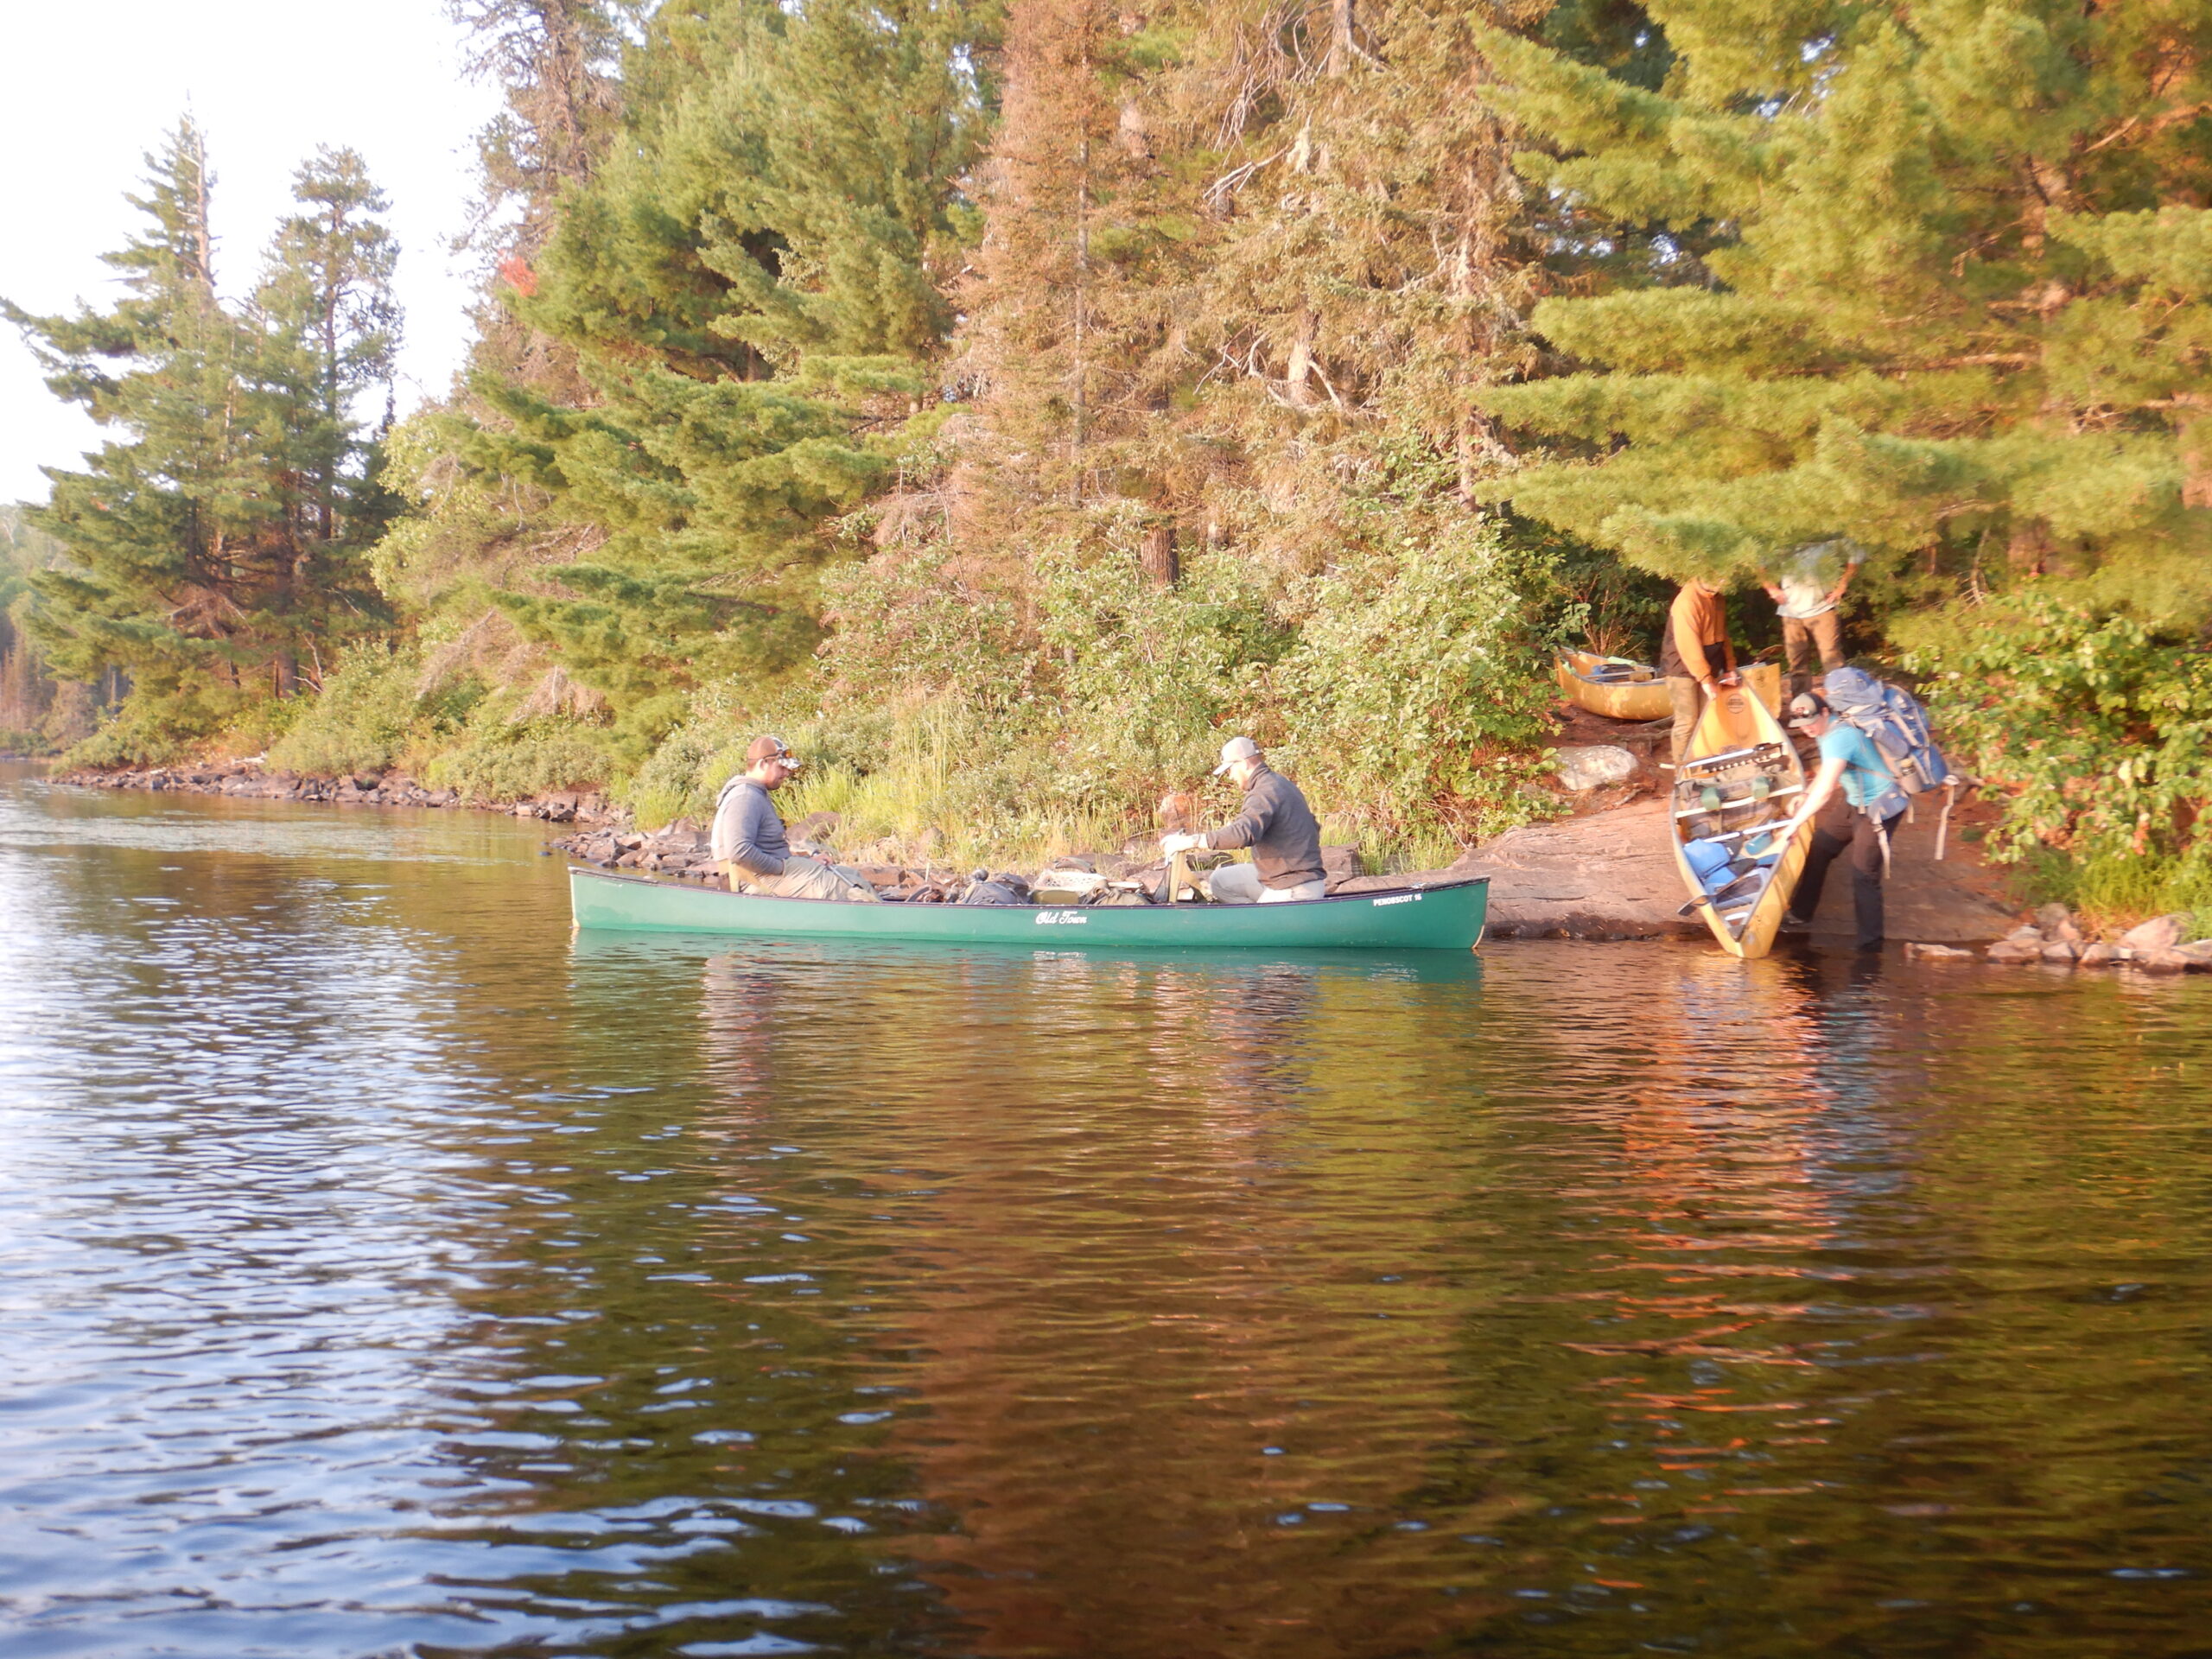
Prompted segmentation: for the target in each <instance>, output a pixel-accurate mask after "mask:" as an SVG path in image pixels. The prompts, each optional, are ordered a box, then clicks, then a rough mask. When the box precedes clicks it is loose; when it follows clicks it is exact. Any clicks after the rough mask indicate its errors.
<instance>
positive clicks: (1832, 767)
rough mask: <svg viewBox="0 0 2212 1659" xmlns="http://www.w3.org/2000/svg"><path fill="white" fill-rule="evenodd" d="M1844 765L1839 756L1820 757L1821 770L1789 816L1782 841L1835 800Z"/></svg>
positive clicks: (1816, 773)
mask: <svg viewBox="0 0 2212 1659" xmlns="http://www.w3.org/2000/svg"><path fill="white" fill-rule="evenodd" d="M1845 765H1846V762H1845V760H1844V758H1843V757H1842V756H1841V755H1840V754H1838V755H1823V756H1821V769H1820V770H1819V771H1818V772H1815V773H1814V774H1813V781H1812V783H1811V784H1810V785H1808V786H1807V788H1806V791H1805V798H1804V799H1803V800H1802V801H1800V802H1799V803H1798V804H1797V810H1796V811H1795V812H1793V813H1791V814H1790V815H1789V824H1788V825H1787V826H1786V827H1785V828H1784V829H1783V832H1782V838H1783V840H1784V841H1787V840H1789V837H1790V836H1794V835H1796V833H1797V827H1798V826H1799V825H1800V824H1802V823H1804V822H1805V821H1806V820H1807V819H1808V818H1809V817H1812V816H1813V815H1814V814H1815V813H1816V812H1818V811H1819V810H1821V808H1822V807H1824V806H1826V805H1827V804H1828V803H1829V802H1830V801H1831V800H1833V799H1834V798H1835V792H1836V791H1837V789H1838V788H1840V786H1841V785H1842V783H1843V769H1844V766H1845Z"/></svg>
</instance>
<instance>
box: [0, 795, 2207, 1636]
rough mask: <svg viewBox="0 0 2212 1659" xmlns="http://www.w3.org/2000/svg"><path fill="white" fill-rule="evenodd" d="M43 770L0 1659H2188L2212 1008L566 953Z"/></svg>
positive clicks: (1473, 978) (1, 1230) (6, 1198)
mask: <svg viewBox="0 0 2212 1659" xmlns="http://www.w3.org/2000/svg"><path fill="white" fill-rule="evenodd" d="M546 833H547V832H546V831H545V830H544V829H543V827H542V826H533V825H529V824H524V823H515V822H513V821H511V820H506V819H501V818H497V817H490V816H486V815H467V814H440V813H435V812H424V813H401V812H391V811H375V810H364V809H354V810H316V809H305V808H296V807H281V806H276V805H267V804H243V803H226V802H222V801H212V800H205V799H199V798H186V797H168V796H143V795H141V796H107V795H95V794H90V793H86V792H80V791H67V790H57V789H51V788H49V787H48V786H46V785H42V784H41V783H38V782H36V781H35V779H32V778H31V777H30V776H29V774H28V773H26V772H23V771H22V770H21V769H16V771H13V772H10V773H8V774H7V775H6V776H5V777H4V778H0V953H3V954H4V971H0V1654H4V1655H6V1656H8V1659H24V1656H48V1655H70V1656H79V1655H83V1656H90V1655H99V1656H126V1655H127V1656H136V1655H157V1654H158V1655H183V1656H194V1659H197V1656H207V1659H243V1656H256V1655H270V1656H283V1659H302V1656H348V1659H350V1656H372V1655H377V1656H396V1655H419V1656H448V1655H462V1654H469V1655H476V1654H509V1655H516V1656H521V1655H529V1656H533V1659H550V1656H556V1655H587V1654H588V1655H606V1656H624V1659H632V1656H660V1655H683V1656H690V1659H709V1656H734V1655H774V1654H784V1653H798V1652H807V1651H813V1652H820V1653H825V1654H867V1655H878V1654H908V1655H929V1656H938V1655H942V1656H954V1655H969V1654H975V1655H994V1656H995V1655H1007V1656H1012V1655H1037V1656H1066V1655H1132V1656H1169V1659H1209V1656H1231V1655H1233V1656H1254V1659H1258V1656H1266V1659H1309V1656H1311V1659H1323V1656H1340V1655H1348V1656H1370V1655H1372V1656H1383V1655H1407V1654H1424V1653H1431V1652H1440V1653H1441V1652H1451V1653H1463V1654H1483V1655H1489V1654H1495V1655H1511V1656H1550V1655H1577V1656H1592V1659H1597V1656H1616V1655H1621V1654H1629V1653H1636V1652H1643V1651H1649V1652H1656V1653H1662V1654H1663V1653H1694V1654H1709V1655H1745V1656H1751V1655H1757V1656H1780V1655H1799V1654H1805V1655H1813V1654H1819V1655H1853V1656H1859V1655H1864V1656H1885V1659H1886V1656H1897V1655H1944V1656H1949V1655H1983V1654H1986V1655H1992V1656H1997V1655H2002V1656H2007V1659H2012V1656H2021V1655H2031V1656H2043V1655H2048V1656H2053V1659H2056V1656H2066V1659H2081V1656H2096V1655H2113V1656H2122V1655H2124V1656H2128V1659H2140V1656H2145V1655H2179V1654H2184V1653H2190V1654H2196V1653H2204V1652H2207V1651H2212V1646H2208V1644H2212V1637H2208V1635H2207V1630H2208V1629H2212V1580H2208V1578H2207V1576H2206V1574H2207V1573H2208V1571H2212V1542H2209V1541H2208V1539H2212V1431H2208V1424H2212V1271H2208V1249H2212V1086H2208V1085H2212V1043H2208V1041H2207V1037H2208V1033H2212V984H2207V983H2206V982H2203V981H2201V980H2187V981H2166V982H2148V981H2140V980H2136V979H2133V978H2132V977H2124V976H2105V977H2096V978H2092V977H2089V976H2082V978H2081V979H2080V980H2078V981H2075V980H2069V979H2068V978H2065V977H2063V976H2058V975H2056V973H2050V974H2046V973H2044V972H2041V971H2037V970H2027V971H2022V972H2015V973H1998V972H1993V971H1989V970H1986V969H1981V968H1979V967H1975V966H1946V965H1942V964H1928V965H1924V966H1922V965H1915V964H1911V963H1904V962H1903V961H1900V960H1883V961H1878V962H1866V961H1860V960H1859V959H1857V958H1853V957H1812V958H1807V959H1802V960H1772V961H1768V962H1764V963H1751V964H1748V965H1746V964H1742V963H1735V962H1732V961H1728V960H1726V959H1724V958H1722V957H1719V956H1718V955H1717V954H1716V953H1714V952H1713V951H1712V950H1708V949H1704V948H1700V947H1698V946H1695V945H1689V944H1682V945H1620V944H1612V945H1580V944H1536V943H1512V944H1497V945H1494V946H1491V947H1488V948H1487V949H1486V950H1485V951H1484V955H1483V957H1482V958H1481V959H1480V960H1477V959H1475V958H1472V957H1458V956H1446V957H1433V958H1429V959H1421V958H1416V957H1404V958H1400V959H1388V958H1377V959H1375V960H1372V961H1359V960H1356V959H1351V958H1347V957H1336V958H1331V959H1327V960H1313V959H1300V958H1299V957H1283V958H1280V959H1274V958H1265V957H1253V958H1251V959H1248V960H1232V959H1223V960H1216V961H1192V960H1184V959H1160V960H1127V959H1116V958H1113V957H1087V956H1084V955H1082V954H1077V953H1063V952H1058V951H1038V952H1034V953H1032V952H1019V953H1001V954H991V953H988V952H983V951H966V952H962V951H950V950H939V951H935V952H925V951H922V950H844V949H824V948H819V947H809V946H803V945H782V946H775V945H766V944H735V945H732V944H727V943H724V944H717V943H715V942H714V941H712V940H700V939H666V940H658V941H656V940H648V939H643V938H635V937H619V936H588V935H587V936H582V937H572V936H571V932H570V930H569V923H568V916H567V908H566V897H565V892H564V888H563V880H562V872H561V866H560V863H559V861H557V860H555V859H549V858H544V857H541V856H540V855H539V849H540V847H541V846H542V844H543V837H544V836H545V834H546Z"/></svg>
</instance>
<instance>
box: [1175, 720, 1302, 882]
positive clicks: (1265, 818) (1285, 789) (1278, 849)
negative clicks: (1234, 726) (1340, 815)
mask: <svg viewBox="0 0 2212 1659" xmlns="http://www.w3.org/2000/svg"><path fill="white" fill-rule="evenodd" d="M1224 772H1227V773H1228V774H1229V775H1230V779H1232V780H1234V781H1235V783H1236V785H1237V787H1238V788H1240V789H1242V790H1243V791H1244V810H1243V812H1241V813H1239V814H1238V815H1237V816H1236V818H1235V819H1234V820H1232V821H1231V822H1230V823H1225V824H1224V825H1222V827H1221V828H1220V829H1209V830H1207V831H1205V833H1203V834H1201V835H1173V836H1162V837H1161V838H1160V851H1161V852H1163V853H1165V854H1166V855H1168V856H1169V857H1170V858H1173V856H1174V855H1176V854H1178V853H1180V852H1187V851H1191V850H1193V849H1205V850H1206V851H1209V852H1227V851H1230V850H1231V849H1235V848H1238V847H1249V848H1250V849H1252V861H1251V863H1249V864H1232V865H1230V867H1229V868H1227V869H1224V870H1216V871H1215V872H1214V874H1213V878H1212V880H1211V882H1209V883H1208V885H1209V886H1210V887H1211V888H1212V890H1213V895H1214V897H1215V898H1216V899H1220V900H1222V901H1223V902H1224V903H1227V904H1246V905H1249V904H1251V903H1252V902H1254V901H1255V900H1257V901H1258V902H1259V903H1261V904H1263V905H1271V904H1282V903H1285V902H1287V901H1288V900H1290V899H1319V898H1320V897H1322V896H1323V895H1324V894H1325V893H1326V892H1327V890H1328V887H1327V881H1328V878H1327V875H1326V874H1325V872H1324V871H1323V870H1322V868H1321V825H1320V823H1319V821H1318V820H1317V819H1316V818H1315V817H1314V816H1313V808H1312V807H1310V806H1308V805H1306V798H1305V796H1303V795H1301V794H1300V793H1299V792H1298V785H1295V784H1294V783H1292V782H1291V781H1290V779H1287V778H1286V777H1284V776H1283V775H1282V774H1281V772H1276V771H1274V770H1272V769H1271V768H1270V767H1269V766H1268V762H1267V759H1266V757H1265V756H1264V755H1262V753H1260V746H1259V745H1258V744H1256V743H1255V742H1254V741H1252V740H1251V739H1250V738H1249V737H1232V738H1230V740H1229V741H1228V742H1226V743H1224V744H1223V745H1222V746H1221V764H1220V765H1219V766H1216V767H1215V768H1214V769H1213V775H1214V776H1215V777H1217V778H1218V777H1220V776H1221V775H1222V773H1224Z"/></svg>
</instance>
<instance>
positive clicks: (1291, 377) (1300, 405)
mask: <svg viewBox="0 0 2212 1659" xmlns="http://www.w3.org/2000/svg"><path fill="white" fill-rule="evenodd" d="M1313 328H1314V320H1313V311H1312V310H1311V309H1310V308H1309V309H1307V310H1304V311H1300V313H1299V314H1298V332H1297V333H1296V334H1294V335H1292V336H1291V341H1290V361H1289V362H1288V363H1287V364H1286V365H1284V368H1283V378H1284V380H1286V381H1287V383H1288V393H1289V397H1290V406H1291V407H1292V408H1293V409H1311V408H1313Z"/></svg>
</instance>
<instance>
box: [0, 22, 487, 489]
mask: <svg viewBox="0 0 2212 1659" xmlns="http://www.w3.org/2000/svg"><path fill="white" fill-rule="evenodd" d="M0 62H4V63H5V64H7V66H8V74H7V91H6V93H5V95H4V97H0V156H6V157H7V158H8V160H7V162H6V164H5V166H4V168H0V226H6V227H7V230H6V232H5V233H4V235H0V295H4V296H7V297H8V298H9V299H11V300H13V301H15V302H16V304H18V305H20V306H22V307H23V308H24V309H26V310H28V311H31V312H34V313H37V314H40V315H46V314H49V313H53V312H57V311H73V310H74V309H75V308H76V302H77V301H78V299H79V298H80V297H81V298H83V299H85V300H86V301H88V302H91V303H92V305H93V306H95V307H96V308H105V307H106V306H108V305H110V304H112V303H113V302H114V297H115V295H116V292H117V290H116V289H115V288H114V286H113V284H112V276H111V272H110V271H109V270H108V269H107V267H106V266H105V265H103V264H100V263H99V256H100V255H101V254H102V253H105V252H108V251H111V250H113V249H116V248H118V247H120V246H121V245H123V240H124V237H125V236H126V235H127V234H128V233H129V232H130V229H131V228H132V226H133V222H134V220H136V219H137V213H136V211H135V210H134V209H132V208H131V207H128V206H127V205H126V204H125V203H124V200H123V197H124V192H125V191H130V192H132V193H134V194H143V191H141V190H140V188H139V186H138V182H137V181H138V180H139V178H140V177H141V175H143V173H144V171H145V168H143V165H142V163H141V162H140V157H141V156H142V155H143V153H144V152H146V151H147V150H149V149H154V148H156V146H157V145H158V144H159V143H160V142H161V139H162V134H163V133H164V132H166V131H167V130H169V129H170V128H172V127H173V126H175V124H176V119H177V117H178V116H179V115H180V114H181V113H183V112H184V111H185V110H186V109H187V108H189V109H190V111H191V112H192V114H193V117H194V119H196V120H197V121H198V122H199V123H200V126H201V127H202V128H203V129H204V130H205V131H206V132H207V147H208V155H209V159H210V160H211V162H213V167H214V172H215V198H214V210H215V230H216V234H217V238H218V243H217V251H216V276H217V278H218V280H219V282H220V283H221V284H222V286H223V288H224V289H226V291H228V292H231V293H238V292H241V291H243V290H245V289H248V288H250V287H251V285H252V283H253V278H254V276H255V273H256V271H257V268H258V267H259V264H260V257H261V249H262V245H264V243H265V242H266V241H267V240H268V238H269V236H270V232H272V231H273V230H274V229H275V228H276V225H277V220H278V219H280V218H282V217H283V214H284V213H285V212H286V211H287V209H288V205H289V202H290V200H291V178H292V171H293V169H294V168H296V167H297V166H298V165H299V163H300V162H302V161H303V160H305V159H306V158H307V157H308V156H309V155H311V154H313V153H314V150H315V146H316V145H317V144H330V145H333V146H348V145H350V146H351V147H352V148H353V149H357V150H359V152H360V153H361V155H362V156H363V158H364V159H365V161H366V162H367V163H368V167H369V172H370V175H371V176H372V177H373V178H374V179H375V180H376V181H377V182H378V184H379V185H381V186H382V187H383V188H384V190H385V194H387V195H388V196H390V197H391V202H392V210H391V213H390V215H389V216H388V218H387V220H386V222H387V223H388V224H389V225H390V226H391V229H392V232H393V233H394V235H396V236H397V238H398V240H399V244H400V248H401V254H400V261H399V276H398V284H399V296H400V299H401V301H402V302H403V303H404V305H405V306H406V308H407V338H406V346H405V349H404V352H403V353H402V355H401V359H400V377H401V378H400V387H399V404H400V410H401V412H402V413H403V414H404V413H405V412H406V411H407V410H410V409H411V408H412V407H414V406H415V405H416V404H419V403H420V402H422V401H423V399H424V398H425V397H435V396H438V395H440V394H442V392H443V391H445V389H446V387H447V386H448V384H449V383H450V381H451V379H452V377H453V372H454V369H456V368H457V367H459V366H460V364H461V353H462V351H463V349H464V348H465V346H466V345H467V339H468V322H467V315H466V310H467V306H468V303H469V301H470V297H471V282H470V278H469V273H468V269H467V264H468V260H467V256H459V257H457V256H454V255H453V254H451V253H448V251H447V247H448V244H449V243H450V242H451V240H452V239H453V238H454V236H455V235H456V234H457V233H458V232H460V231H461V229H463V228H464V227H465V226H466V225H467V219H468V201H469V198H470V194H471V192H472V189H473V187H474V160H475V155H474V142H473V141H474V134H475V132H476V130H477V129H478V128H479V127H480V126H482V125H483V124H484V123H485V122H486V121H488V120H489V119H490V118H491V117H492V115H493V111H494V110H495V109H496V107H497V105H498V95H497V93H496V92H494V91H493V89H492V88H490V87H488V86H480V85H477V84H475V83H473V82H470V81H467V80H466V79H463V77H462V75H461V35H460V31H459V30H458V29H456V28H455V27H454V25H453V24H452V23H450V22H448V21H447V18H446V16H445V8H444V6H443V5H442V3H441V0H374V3H373V4H371V5H366V6H365V5H363V4H361V3H360V0H104V3H101V4H99V5H85V4H67V3H62V4H56V3H54V0H0ZM99 442H101V437H100V429H99V428H97V427H95V426H94V425H92V423H91V422H90V421H88V420H86V419H85V418H84V416H82V414H81V413H80V412H79V411H78V410H76V409H75V408H74V407H73V406H70V405H65V404H60V403H59V402H57V401H56V400H55V399H54V396H53V394H52V393H50V392H48V391H47V389H46V387H45V385H44V384H43V382H42V381H41V379H40V378H39V372H38V365H37V364H36V363H35V361H34V360H33V359H32V358H31V355H30V353H29V351H27V350H26V349H25V348H24V346H23V344H22V340H21V339H20V338H19V337H18V336H17V334H16V332H15V330H14V329H12V328H10V327H6V326H5V325H4V324H0V501H12V500H27V501H42V500H44V499H46V493H47V487H48V486H47V480H46V478H45V476H44V474H41V473H40V471H39V470H38V468H39V466H40V464H41V462H44V463H47V464H48V465H56V466H62V467H74V466H76V465H77V464H78V457H79V455H80V454H82V453H83V452H84V451H86V449H90V448H97V447H98V445H99Z"/></svg>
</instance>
